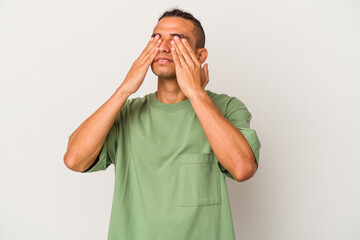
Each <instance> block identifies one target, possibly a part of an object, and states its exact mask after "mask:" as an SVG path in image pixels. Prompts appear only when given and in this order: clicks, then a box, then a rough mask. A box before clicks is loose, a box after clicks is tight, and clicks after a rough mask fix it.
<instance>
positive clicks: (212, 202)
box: [64, 9, 260, 240]
mask: <svg viewBox="0 0 360 240" xmlns="http://www.w3.org/2000/svg"><path fill="white" fill-rule="evenodd" d="M204 45H205V34H204V31H203V28H202V26H201V24H200V22H199V21H198V20H196V19H195V18H194V17H193V16H192V15H191V14H189V13H186V12H183V11H181V10H179V9H174V10H172V11H168V12H165V13H164V14H163V15H162V16H161V17H160V19H159V21H158V24H157V25H156V26H155V28H154V31H153V35H152V37H151V40H150V41H149V43H148V44H147V46H146V48H145V49H144V51H143V52H142V53H141V55H140V56H139V58H138V59H137V60H136V61H135V62H134V64H133V65H132V67H131V69H130V71H129V73H128V74H127V76H126V78H125V80H124V81H123V82H122V84H121V85H120V87H119V88H118V89H117V90H116V91H115V93H114V94H113V95H112V96H111V97H110V98H109V100H108V101H106V102H105V103H104V104H103V105H102V106H101V107H100V108H99V109H98V110H97V111H96V112H95V113H93V114H92V115H91V116H90V117H89V118H88V119H87V120H86V121H84V122H83V123H82V124H81V125H80V126H79V127H78V128H77V129H76V131H75V132H74V133H73V134H72V136H71V137H70V140H69V144H68V149H67V152H66V154H65V156H64V161H65V164H66V166H67V167H68V168H70V169H72V170H74V171H78V172H94V171H99V170H105V169H106V168H107V167H108V166H109V165H110V164H114V165H115V190H114V199H113V206H112V213H111V220H110V227H109V234H108V239H139V240H144V239H156V240H158V239H161V240H162V239H171V240H174V239H182V240H185V239H186V240H190V239H196V240H201V239H206V240H211V239H214V240H215V239H216V240H219V239H226V240H228V239H234V230H233V224H232V217H231V211H230V205H229V199H228V194H227V187H226V181H225V175H226V176H228V177H230V178H233V179H235V180H236V181H239V182H241V181H245V180H247V179H249V178H251V177H252V176H253V175H254V173H255V171H256V169H257V161H258V157H259V148H260V142H259V140H258V138H257V135H256V132H255V131H254V130H252V129H250V126H249V122H250V119H251V114H250V113H249V112H248V110H247V108H246V107H245V105H244V104H243V103H242V102H241V101H240V100H238V99H236V98H234V97H229V96H227V95H225V94H216V93H213V92H211V91H209V90H205V89H204V88H205V86H206V84H207V83H208V82H209V74H208V72H209V71H208V65H207V64H204V65H203V67H202V64H203V63H204V62H205V61H206V58H207V56H208V52H207V49H206V48H204ZM150 66H151V69H152V71H153V72H154V74H155V75H156V76H157V77H158V88H157V91H156V92H154V93H151V94H148V95H146V96H144V97H142V98H134V99H130V100H129V99H128V98H129V96H130V95H131V94H133V93H135V92H136V91H137V90H138V89H139V87H140V86H141V84H142V83H143V81H144V78H145V75H146V73H147V71H148V68H149V67H150Z"/></svg>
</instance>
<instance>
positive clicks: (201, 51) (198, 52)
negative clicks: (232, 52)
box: [196, 48, 208, 64]
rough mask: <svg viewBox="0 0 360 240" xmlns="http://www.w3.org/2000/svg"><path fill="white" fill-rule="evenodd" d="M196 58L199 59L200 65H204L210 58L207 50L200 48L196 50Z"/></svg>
mask: <svg viewBox="0 0 360 240" xmlns="http://www.w3.org/2000/svg"><path fill="white" fill-rule="evenodd" d="M196 56H197V58H198V59H199V62H200V64H203V63H204V62H205V61H206V59H207V57H208V50H207V49H206V48H198V49H197V50H196Z"/></svg>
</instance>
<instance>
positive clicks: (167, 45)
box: [159, 38, 171, 53]
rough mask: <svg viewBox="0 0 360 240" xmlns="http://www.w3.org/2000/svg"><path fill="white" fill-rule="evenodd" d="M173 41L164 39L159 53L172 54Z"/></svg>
mask: <svg viewBox="0 0 360 240" xmlns="http://www.w3.org/2000/svg"><path fill="white" fill-rule="evenodd" d="M170 41H171V39H164V38H163V39H162V42H161V44H160V46H159V53H170V52H171V51H170V49H171V43H170Z"/></svg>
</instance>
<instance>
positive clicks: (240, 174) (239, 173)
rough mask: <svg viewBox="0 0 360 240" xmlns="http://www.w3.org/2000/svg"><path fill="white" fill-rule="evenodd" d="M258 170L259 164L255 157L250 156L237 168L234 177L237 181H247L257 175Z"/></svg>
mask: <svg viewBox="0 0 360 240" xmlns="http://www.w3.org/2000/svg"><path fill="white" fill-rule="evenodd" d="M256 170H257V164H256V161H255V158H250V159H249V160H248V161H247V162H246V163H245V164H241V166H239V167H238V168H237V169H236V173H235V174H234V175H233V177H234V179H235V181H237V182H245V181H246V180H249V179H250V178H252V177H253V176H254V175H255V173H256Z"/></svg>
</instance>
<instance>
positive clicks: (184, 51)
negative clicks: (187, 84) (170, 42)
mask: <svg viewBox="0 0 360 240" xmlns="http://www.w3.org/2000/svg"><path fill="white" fill-rule="evenodd" d="M183 40H185V39H183ZM174 41H175V44H176V46H177V47H178V49H179V51H180V54H181V55H182V56H183V58H184V60H185V61H186V63H188V64H194V61H193V60H192V58H191V56H190V55H189V53H188V50H187V49H186V47H185V46H184V44H183V42H182V41H181V40H180V39H179V37H178V36H175V37H174Z"/></svg>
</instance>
